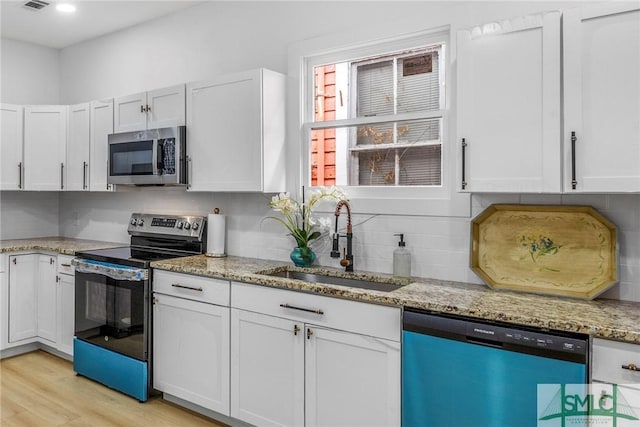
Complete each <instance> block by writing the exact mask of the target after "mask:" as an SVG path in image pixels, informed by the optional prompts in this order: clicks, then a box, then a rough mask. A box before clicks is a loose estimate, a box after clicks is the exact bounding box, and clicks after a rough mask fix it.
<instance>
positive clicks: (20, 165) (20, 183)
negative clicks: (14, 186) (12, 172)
mask: <svg viewBox="0 0 640 427" xmlns="http://www.w3.org/2000/svg"><path fill="white" fill-rule="evenodd" d="M18 188H19V189H20V190H22V162H20V163H18Z"/></svg>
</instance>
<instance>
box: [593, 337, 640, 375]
mask: <svg viewBox="0 0 640 427" xmlns="http://www.w3.org/2000/svg"><path fill="white" fill-rule="evenodd" d="M591 379H592V380H593V381H597V382H604V383H610V384H640V345H638V344H630V343H624V342H619V341H610V340H605V339H600V338H595V339H594V340H593V359H592V363H591Z"/></svg>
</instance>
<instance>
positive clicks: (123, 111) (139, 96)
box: [113, 92, 147, 133]
mask: <svg viewBox="0 0 640 427" xmlns="http://www.w3.org/2000/svg"><path fill="white" fill-rule="evenodd" d="M113 109H114V115H113V131H114V132H115V133H119V132H130V131H135V130H145V129H146V128H147V112H146V111H147V93H146V92H141V93H136V94H133V95H128V96H121V97H119V98H115V100H114V104H113Z"/></svg>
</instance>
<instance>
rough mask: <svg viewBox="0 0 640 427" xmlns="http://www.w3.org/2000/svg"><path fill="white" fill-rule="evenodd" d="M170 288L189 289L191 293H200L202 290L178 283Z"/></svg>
mask: <svg viewBox="0 0 640 427" xmlns="http://www.w3.org/2000/svg"><path fill="white" fill-rule="evenodd" d="M171 286H173V287H174V288H181V289H190V290H192V291H198V292H202V290H203V289H202V288H201V287H200V286H198V287H197V288H196V287H195V286H185V285H181V284H179V283H172V284H171Z"/></svg>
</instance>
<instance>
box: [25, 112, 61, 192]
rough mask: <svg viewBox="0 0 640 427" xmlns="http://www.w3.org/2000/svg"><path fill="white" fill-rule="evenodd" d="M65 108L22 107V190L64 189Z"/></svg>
mask: <svg viewBox="0 0 640 427" xmlns="http://www.w3.org/2000/svg"><path fill="white" fill-rule="evenodd" d="M66 142H67V106H66V105H39V106H28V107H25V108H24V165H23V168H24V169H23V172H24V185H25V189H26V190H39V191H41V190H50V191H59V190H64V186H65V184H66V181H65V157H66V153H65V151H66Z"/></svg>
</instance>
